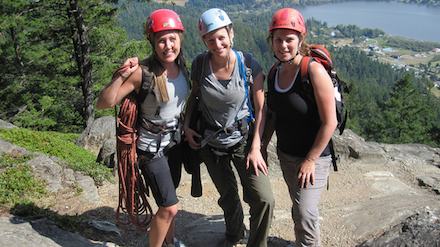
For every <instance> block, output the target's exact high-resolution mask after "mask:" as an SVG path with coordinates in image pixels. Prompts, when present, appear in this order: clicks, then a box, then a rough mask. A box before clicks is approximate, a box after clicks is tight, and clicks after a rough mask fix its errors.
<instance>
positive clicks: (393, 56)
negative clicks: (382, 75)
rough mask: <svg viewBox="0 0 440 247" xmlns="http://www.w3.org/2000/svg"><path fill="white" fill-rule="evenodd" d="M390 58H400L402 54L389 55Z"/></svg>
mask: <svg viewBox="0 0 440 247" xmlns="http://www.w3.org/2000/svg"><path fill="white" fill-rule="evenodd" d="M391 58H394V59H401V58H402V56H400V55H391Z"/></svg>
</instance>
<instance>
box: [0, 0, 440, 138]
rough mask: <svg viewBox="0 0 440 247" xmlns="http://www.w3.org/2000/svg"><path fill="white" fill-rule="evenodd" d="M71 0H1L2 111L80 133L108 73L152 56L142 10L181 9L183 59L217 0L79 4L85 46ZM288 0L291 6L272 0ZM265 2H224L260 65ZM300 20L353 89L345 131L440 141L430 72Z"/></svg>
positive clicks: (439, 113) (239, 42)
mask: <svg viewBox="0 0 440 247" xmlns="http://www.w3.org/2000/svg"><path fill="white" fill-rule="evenodd" d="M72 2H77V1H55V0H46V1H40V2H29V1H26V0H19V1H15V0H8V1H2V3H1V4H0V7H1V10H0V23H1V29H0V32H1V34H2V35H1V36H0V54H1V56H0V66H1V69H2V73H1V75H0V80H1V85H0V90H1V91H0V100H1V101H2V104H1V105H0V118H2V119H4V120H7V121H10V122H13V123H14V124H16V125H18V126H21V127H28V128H33V129H38V130H55V131H63V132H79V131H82V130H83V129H84V126H87V124H86V119H87V116H89V117H90V115H92V117H94V118H97V117H100V116H103V115H108V114H112V110H105V111H96V112H95V111H93V112H90V106H91V107H92V110H93V104H94V103H92V104H90V97H92V102H93V100H95V101H96V95H97V93H98V92H99V90H100V89H101V88H102V87H103V86H104V85H105V84H106V83H107V82H108V81H109V80H110V77H111V74H112V72H113V71H114V70H115V69H116V68H117V67H118V66H119V65H120V64H122V63H123V61H124V60H125V58H127V57H131V56H138V57H140V58H145V57H147V56H148V55H149V54H150V53H151V47H150V45H149V43H148V42H147V41H146V40H145V36H144V25H145V21H146V19H147V17H148V15H149V13H151V12H152V11H154V10H155V9H158V8H164V7H165V8H170V9H173V10H175V11H176V12H177V13H179V15H180V16H181V18H182V21H183V24H184V27H185V33H184V37H185V43H184V55H185V57H186V59H187V64H188V66H190V64H191V61H192V59H193V58H194V57H195V55H196V54H197V53H198V52H201V51H204V50H205V49H206V47H205V46H204V44H203V42H202V40H201V38H200V36H199V34H198V30H197V24H198V18H199V16H200V14H201V13H202V12H203V11H205V10H206V9H207V8H208V7H207V6H210V4H212V5H213V4H219V5H220V3H223V2H222V1H200V2H198V0H190V1H188V2H187V3H186V6H177V5H162V4H152V3H140V2H137V1H131V2H130V3H127V2H125V1H117V0H111V1H108V2H111V3H116V2H119V4H118V5H108V4H102V2H100V1H95V0H89V1H78V3H79V5H78V6H77V7H78V8H79V9H80V10H82V11H83V12H82V13H83V17H84V19H83V21H84V24H85V26H86V29H85V30H82V31H84V32H83V38H84V34H87V35H88V40H87V39H85V41H88V43H87V42H79V37H81V36H77V35H78V33H80V31H81V29H80V28H78V25H77V22H76V20H77V19H75V18H74V16H73V13H74V12H73V6H72ZM287 3H289V4H291V2H289V1H281V2H280V3H279V4H281V5H283V4H287ZM225 4H226V2H225ZM300 4H304V2H301V3H300ZM219 5H217V6H219ZM249 5H252V6H253V7H252V9H256V10H255V11H243V10H246V9H250V8H247V7H246V6H249ZM272 5H274V3H273V2H269V1H231V4H230V5H228V6H227V7H225V8H224V9H225V10H227V11H228V13H229V15H230V17H231V19H232V21H233V23H234V31H235V38H234V44H235V45H234V47H235V48H236V49H237V50H243V51H249V52H252V53H253V54H254V56H255V57H256V58H257V59H258V60H259V61H260V63H261V64H262V66H263V68H264V71H265V72H267V71H268V70H269V68H270V66H271V65H272V64H273V63H274V62H275V61H274V58H273V56H272V53H271V51H270V48H269V47H268V45H267V43H266V35H267V30H268V26H269V22H270V20H271V18H272V16H273V14H274V13H275V11H277V10H278V9H279V7H278V6H281V5H277V6H276V7H274V8H268V6H272ZM291 6H292V5H291ZM118 8H119V9H118ZM37 10H38V11H37ZM68 13H70V14H68ZM42 18H45V21H44V22H42V21H41V20H42ZM11 20H12V21H11ZM119 25H120V26H119ZM306 25H307V30H308V34H307V37H306V39H307V41H308V42H309V43H312V44H322V45H326V46H327V48H328V49H329V51H330V52H331V55H332V57H333V60H334V64H335V67H336V69H337V71H338V74H339V76H340V78H342V79H343V80H345V81H347V82H348V84H349V86H350V89H351V92H350V94H349V95H345V99H346V101H347V104H348V105H349V109H350V118H349V120H348V128H350V129H352V130H353V131H355V132H356V133H357V134H359V135H361V136H363V137H364V138H366V139H367V140H370V141H381V142H388V143H407V142H418V143H425V144H429V145H432V146H440V141H439V140H440V103H439V100H438V98H435V97H434V96H433V95H432V94H431V93H430V91H429V89H430V88H432V83H431V81H430V80H429V78H428V77H426V76H424V75H422V76H416V74H415V73H414V71H412V70H409V71H406V70H404V69H402V70H396V69H394V68H392V67H391V66H390V65H387V64H384V63H381V62H379V61H378V60H375V59H374V57H373V56H372V55H371V54H369V53H366V52H364V51H361V50H359V49H356V48H352V47H346V46H339V47H334V46H333V45H334V44H335V40H334V38H332V37H330V36H327V35H326V32H327V31H328V30H329V27H327V25H326V24H325V23H321V22H320V21H317V20H313V19H309V20H307V23H306ZM337 29H338V31H339V32H340V34H339V35H340V37H338V38H352V39H353V38H354V39H355V40H356V39H357V40H360V38H361V37H362V36H365V37H369V38H375V37H378V36H383V35H384V32H383V31H381V30H377V29H375V30H371V29H360V28H359V27H356V26H354V25H349V26H342V25H340V26H338V27H337ZM389 42H397V44H395V45H405V46H407V47H410V46H416V47H422V48H421V49H423V47H425V48H426V47H428V46H430V45H434V46H435V45H439V46H440V44H428V43H426V42H406V41H405V42H404V41H401V40H397V41H396V40H391V39H390V41H389ZM431 43H432V42H431ZM87 44H88V45H87ZM80 45H82V47H81V46H80ZM87 47H88V48H89V50H88V53H85V52H84V51H87V49H81V48H87ZM87 71H89V72H87ZM85 72H87V73H85ZM90 87H91V89H92V90H91V92H88V91H87V90H88V89H90Z"/></svg>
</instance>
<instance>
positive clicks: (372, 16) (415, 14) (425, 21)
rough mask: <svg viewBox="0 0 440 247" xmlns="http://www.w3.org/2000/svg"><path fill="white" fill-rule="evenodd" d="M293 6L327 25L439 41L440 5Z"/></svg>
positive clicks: (393, 3)
mask: <svg viewBox="0 0 440 247" xmlns="http://www.w3.org/2000/svg"><path fill="white" fill-rule="evenodd" d="M295 8H297V9H298V10H299V11H300V12H301V13H302V14H303V16H304V18H305V19H309V18H312V17H314V18H315V19H317V20H321V21H324V22H327V24H328V26H329V27H332V26H336V25H338V24H343V25H348V24H354V25H356V26H359V27H361V28H371V29H374V28H379V29H381V30H383V31H385V32H386V33H387V34H389V35H392V36H402V37H405V38H409V39H415V40H419V41H433V42H440V6H437V7H429V6H425V5H417V4H407V3H401V2H395V1H392V2H383V1H381V2H376V1H368V2H367V1H361V2H341V3H329V4H322V5H314V6H300V7H295Z"/></svg>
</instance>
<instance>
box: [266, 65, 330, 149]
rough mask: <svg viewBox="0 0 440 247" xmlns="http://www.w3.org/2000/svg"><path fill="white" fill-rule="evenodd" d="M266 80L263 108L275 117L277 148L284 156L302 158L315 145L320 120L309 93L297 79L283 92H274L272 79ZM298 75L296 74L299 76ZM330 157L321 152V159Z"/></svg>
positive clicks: (273, 80)
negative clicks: (265, 103)
mask: <svg viewBox="0 0 440 247" xmlns="http://www.w3.org/2000/svg"><path fill="white" fill-rule="evenodd" d="M274 74H275V76H274V77H273V78H268V95H267V105H268V107H269V109H271V110H272V111H274V112H275V113H276V122H275V130H276V133H277V139H278V143H277V147H278V148H279V149H280V150H281V151H282V152H284V153H287V154H290V155H292V156H297V157H305V156H306V155H307V153H308V152H309V150H310V149H311V147H312V146H313V142H314V141H315V138H316V135H317V134H318V131H319V128H320V127H321V120H320V117H319V113H318V108H317V106H316V102H315V101H314V97H311V95H312V94H313V92H305V91H304V88H303V86H302V82H301V78H300V76H297V77H296V79H295V82H294V84H293V86H292V87H291V88H290V90H288V91H287V92H283V93H281V92H278V91H276V90H275V77H276V75H277V73H274ZM300 74H301V73H299V75H300ZM326 155H330V149H329V147H328V144H327V147H326V148H325V149H324V151H323V153H322V154H321V156H326Z"/></svg>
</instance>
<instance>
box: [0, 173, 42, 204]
mask: <svg viewBox="0 0 440 247" xmlns="http://www.w3.org/2000/svg"><path fill="white" fill-rule="evenodd" d="M2 166H3V165H2ZM45 188H46V182H45V181H44V180H42V179H39V178H36V177H35V176H34V174H33V173H32V169H31V166H30V165H18V166H8V167H7V168H6V169H5V170H4V171H3V173H2V174H1V175H0V205H3V204H8V205H13V204H15V203H20V202H29V201H30V199H31V198H41V197H42V196H46V195H48V193H49V192H48V191H46V189H45Z"/></svg>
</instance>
